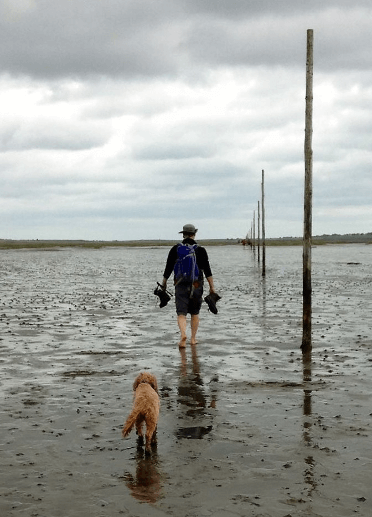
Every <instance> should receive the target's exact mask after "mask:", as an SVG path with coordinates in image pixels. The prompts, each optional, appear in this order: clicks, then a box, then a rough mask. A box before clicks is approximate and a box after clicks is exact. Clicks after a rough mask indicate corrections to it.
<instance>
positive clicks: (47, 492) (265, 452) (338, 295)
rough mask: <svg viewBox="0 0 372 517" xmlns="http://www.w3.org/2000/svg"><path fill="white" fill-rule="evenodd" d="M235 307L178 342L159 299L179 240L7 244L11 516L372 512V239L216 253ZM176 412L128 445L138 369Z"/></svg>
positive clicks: (4, 362) (3, 446)
mask: <svg viewBox="0 0 372 517" xmlns="http://www.w3.org/2000/svg"><path fill="white" fill-rule="evenodd" d="M208 252H209V255H210V260H211V264H212V269H213V273H214V277H215V283H216V288H217V290H218V292H219V293H220V294H221V295H222V300H221V302H219V304H218V307H219V313H218V314H217V315H213V314H211V313H210V312H208V310H207V307H206V305H205V304H203V307H202V313H201V323H200V328H199V333H198V339H199V343H198V345H197V346H196V347H191V346H190V345H189V343H188V344H187V348H186V349H185V350H184V351H180V350H179V349H178V346H177V342H178V331H177V327H176V319H175V311H174V304H173V299H172V301H171V302H170V303H169V304H168V306H167V307H165V308H163V309H160V308H159V307H158V306H157V304H156V300H157V299H156V298H155V296H154V295H153V294H152V292H153V290H154V288H155V285H156V281H157V280H160V279H161V275H162V271H163V268H164V262H165V259H166V255H167V249H164V248H153V249H150V248H141V249H139V248H126V249H101V250H83V249H63V250H60V251H58V250H52V251H41V250H38V251H33V250H26V251H22V250H17V251H15V250H8V251H2V252H1V265H0V275H1V285H2V290H1V302H0V303H1V305H0V330H1V334H0V369H1V370H0V371H1V377H0V386H1V392H0V393H1V410H0V411H1V414H0V455H1V456H0V457H1V467H0V515H1V516H2V517H3V516H4V517H15V516H26V517H60V516H61V517H111V516H120V515H125V516H133V517H136V516H146V517H147V516H163V515H164V516H165V515H176V516H177V517H192V516H198V517H199V516H213V517H227V516H244V517H247V516H252V517H253V516H254V517H289V516H292V517H295V516H296V517H297V516H307V517H308V516H310V517H312V516H314V517H315V516H322V517H333V516H334V517H336V516H337V517H342V516H345V517H350V515H360V516H366V517H367V516H370V515H372V497H371V495H370V487H371V485H372V440H371V430H372V404H371V391H372V390H371V388H372V375H371V373H372V333H371V323H370V322H371V313H372V301H371V282H372V273H371V271H372V269H371V266H372V247H371V246H365V245H349V246H347V245H346V246H321V247H318V248H315V249H314V250H313V289H314V294H313V354H312V362H311V364H304V363H303V359H302V354H301V351H300V345H301V338H302V328H301V323H302V299H301V290H302V255H301V254H302V250H301V249H300V248H297V247H288V248H267V250H266V278H265V279H262V276H261V271H260V268H259V265H258V263H257V256H254V254H253V253H252V251H251V250H250V249H244V248H243V247H240V246H227V247H210V248H209V249H208ZM143 369H149V370H151V371H152V372H153V373H155V374H156V376H157V378H158V382H159V386H160V394H161V413H160V420H159V427H158V445H157V448H156V449H154V450H153V454H152V456H151V457H145V455H144V453H143V449H142V448H137V445H136V436H135V434H134V433H132V434H131V435H130V436H129V438H128V439H126V440H123V439H122V438H121V433H120V432H121V427H122V424H123V422H124V420H125V418H126V416H127V415H128V413H129V411H130V408H131V406H132V393H131V388H132V383H133V379H134V377H135V376H136V375H137V373H138V372H139V371H140V370H143Z"/></svg>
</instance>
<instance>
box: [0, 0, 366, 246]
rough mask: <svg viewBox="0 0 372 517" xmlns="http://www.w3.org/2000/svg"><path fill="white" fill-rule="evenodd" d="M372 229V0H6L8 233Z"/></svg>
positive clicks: (2, 156)
mask: <svg viewBox="0 0 372 517" xmlns="http://www.w3.org/2000/svg"><path fill="white" fill-rule="evenodd" d="M307 29H313V30H314V119H313V128H314V132H313V154H314V163H313V177H314V192H313V233H314V235H316V234H323V233H349V232H350V233H359V232H361V233H365V232H371V231H372V178H371V172H372V151H371V149H372V137H371V134H372V50H371V49H372V4H371V1H370V0H358V2H355V0H327V1H324V0H307V1H303V0H286V1H281V0H1V2H0V109H1V116H0V217H1V227H0V238H14V239H22V238H29V239H36V238H39V239H54V238H55V239H80V238H82V239H104V240H111V239H118V240H125V239H134V238H136V239H146V238H155V239H158V238H160V239H162V238H166V239H173V238H175V239H176V238H177V232H178V231H179V230H180V229H181V228H182V225H183V224H185V223H188V222H191V223H194V224H195V226H197V227H198V228H199V233H198V236H199V237H200V238H225V237H232V238H235V237H243V236H245V234H246V233H247V231H248V230H249V229H250V227H251V221H252V219H253V211H254V210H257V201H258V200H259V199H260V196H261V171H262V169H264V170H265V194H266V203H265V206H266V235H267V236H268V237H280V236H290V235H293V236H301V235H302V228H303V184H304V151H303V150H304V128H305V80H306V38H307Z"/></svg>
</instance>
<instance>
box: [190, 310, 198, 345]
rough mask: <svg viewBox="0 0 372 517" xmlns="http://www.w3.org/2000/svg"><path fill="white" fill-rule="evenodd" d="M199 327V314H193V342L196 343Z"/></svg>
mask: <svg viewBox="0 0 372 517" xmlns="http://www.w3.org/2000/svg"><path fill="white" fill-rule="evenodd" d="M198 328H199V314H192V316H191V344H192V345H196V343H197V340H196V333H197V331H198Z"/></svg>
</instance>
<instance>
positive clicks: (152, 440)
mask: <svg viewBox="0 0 372 517" xmlns="http://www.w3.org/2000/svg"><path fill="white" fill-rule="evenodd" d="M157 431H158V427H157V426H155V430H154V432H153V434H152V438H151V443H156V438H157Z"/></svg>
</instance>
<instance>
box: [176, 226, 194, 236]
mask: <svg viewBox="0 0 372 517" xmlns="http://www.w3.org/2000/svg"><path fill="white" fill-rule="evenodd" d="M197 231H198V229H197V228H195V226H194V225H193V224H185V225H184V227H183V230H182V231H181V232H178V233H190V234H191V235H195V234H196V232H197Z"/></svg>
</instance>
